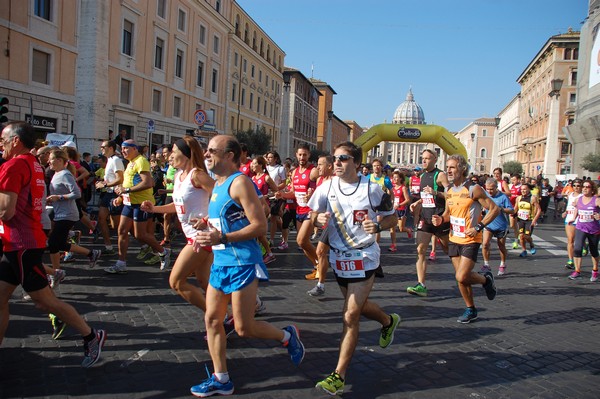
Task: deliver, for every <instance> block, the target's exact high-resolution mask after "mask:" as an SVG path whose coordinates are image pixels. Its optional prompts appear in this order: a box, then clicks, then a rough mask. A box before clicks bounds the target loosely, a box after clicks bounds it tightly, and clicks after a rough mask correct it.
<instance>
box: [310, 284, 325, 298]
mask: <svg viewBox="0 0 600 399" xmlns="http://www.w3.org/2000/svg"><path fill="white" fill-rule="evenodd" d="M306 293H307V294H308V295H310V296H323V295H325V287H324V286H323V287H319V286H318V285H315V286H314V288H313V289H312V290H308V291H306Z"/></svg>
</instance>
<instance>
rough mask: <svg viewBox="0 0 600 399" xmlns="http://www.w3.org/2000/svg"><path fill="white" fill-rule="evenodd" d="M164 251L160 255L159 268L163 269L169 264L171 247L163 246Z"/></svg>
mask: <svg viewBox="0 0 600 399" xmlns="http://www.w3.org/2000/svg"><path fill="white" fill-rule="evenodd" d="M163 249H164V252H163V253H162V254H160V255H158V256H159V257H160V270H165V269H166V268H168V267H169V266H171V248H163Z"/></svg>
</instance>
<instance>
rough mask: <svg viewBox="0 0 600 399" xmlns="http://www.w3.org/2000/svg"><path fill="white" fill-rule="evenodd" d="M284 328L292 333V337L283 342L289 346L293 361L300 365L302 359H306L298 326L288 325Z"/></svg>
mask: <svg viewBox="0 0 600 399" xmlns="http://www.w3.org/2000/svg"><path fill="white" fill-rule="evenodd" d="M283 329H284V330H285V331H287V332H289V333H290V335H291V336H290V339H289V340H288V341H287V342H286V343H285V344H283V346H285V347H286V348H287V350H288V353H289V354H290V358H291V359H292V363H294V364H295V365H296V366H299V365H300V363H302V359H304V345H302V341H300V333H299V332H298V329H297V328H296V326H287V327H284V328H283Z"/></svg>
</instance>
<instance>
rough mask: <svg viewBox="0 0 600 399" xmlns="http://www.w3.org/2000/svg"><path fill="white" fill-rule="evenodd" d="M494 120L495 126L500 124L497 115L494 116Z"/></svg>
mask: <svg viewBox="0 0 600 399" xmlns="http://www.w3.org/2000/svg"><path fill="white" fill-rule="evenodd" d="M494 122H496V127H498V126H500V118H499V117H495V118H494Z"/></svg>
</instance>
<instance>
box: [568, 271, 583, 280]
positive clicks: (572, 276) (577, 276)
mask: <svg viewBox="0 0 600 399" xmlns="http://www.w3.org/2000/svg"><path fill="white" fill-rule="evenodd" d="M569 280H581V273H579V272H573V273H571V274H570V275H569Z"/></svg>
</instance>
